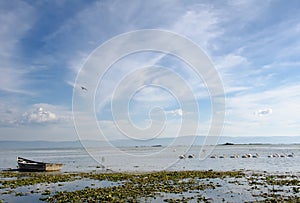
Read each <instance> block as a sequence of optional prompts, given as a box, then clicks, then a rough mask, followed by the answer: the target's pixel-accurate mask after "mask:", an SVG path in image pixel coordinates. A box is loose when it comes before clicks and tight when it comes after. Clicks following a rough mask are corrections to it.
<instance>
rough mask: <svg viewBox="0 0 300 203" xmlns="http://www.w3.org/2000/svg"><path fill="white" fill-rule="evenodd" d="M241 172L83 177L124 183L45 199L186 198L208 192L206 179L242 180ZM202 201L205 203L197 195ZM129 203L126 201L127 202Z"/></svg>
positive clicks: (92, 175) (185, 199) (116, 199)
mask: <svg viewBox="0 0 300 203" xmlns="http://www.w3.org/2000/svg"><path fill="white" fill-rule="evenodd" d="M242 175H243V174H242V173H241V172H213V171H180V172H176V171H174V172H170V171H163V172H153V173H145V174H124V173H115V174H84V177H89V178H92V179H96V180H109V181H123V182H122V183H123V184H121V185H119V186H113V187H106V188H85V189H83V190H77V191H74V192H66V191H63V192H58V193H56V194H55V195H54V196H51V197H50V196H49V198H47V199H46V201H48V202H139V199H141V198H155V197H156V196H157V195H158V194H161V193H165V194H183V193H187V192H193V191H199V190H205V189H206V188H208V187H212V185H211V184H205V183H202V182H201V179H204V178H205V179H206V178H225V177H240V176H242ZM197 198H199V199H203V197H201V196H200V195H198V197H197ZM190 199H194V197H189V198H185V197H181V198H180V199H177V200H176V199H165V201H167V202H174V201H175V202H178V201H179V202H186V201H188V200H190ZM125 200H126V201H125Z"/></svg>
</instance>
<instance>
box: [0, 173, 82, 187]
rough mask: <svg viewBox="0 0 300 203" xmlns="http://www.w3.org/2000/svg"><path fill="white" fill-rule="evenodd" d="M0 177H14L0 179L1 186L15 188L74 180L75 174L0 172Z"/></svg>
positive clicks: (76, 176)
mask: <svg viewBox="0 0 300 203" xmlns="http://www.w3.org/2000/svg"><path fill="white" fill-rule="evenodd" d="M0 174H1V175H0V177H5V178H7V177H10V178H12V177H15V178H16V179H9V180H6V179H4V180H0V184H1V188H2V189H3V188H11V189H15V188H17V187H20V186H27V185H35V184H38V183H57V182H66V181H71V180H75V179H76V178H80V177H78V175H77V174H47V173H8V172H5V173H0Z"/></svg>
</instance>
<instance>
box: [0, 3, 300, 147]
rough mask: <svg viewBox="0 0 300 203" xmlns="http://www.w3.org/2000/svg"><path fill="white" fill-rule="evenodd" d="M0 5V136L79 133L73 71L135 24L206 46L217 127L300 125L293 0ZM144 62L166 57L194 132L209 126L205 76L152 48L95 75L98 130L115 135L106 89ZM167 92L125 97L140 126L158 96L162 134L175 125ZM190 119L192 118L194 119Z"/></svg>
mask: <svg viewBox="0 0 300 203" xmlns="http://www.w3.org/2000/svg"><path fill="white" fill-rule="evenodd" d="M0 10H1V12H0V22H1V27H0V70H1V74H0V83H1V85H0V132H1V137H0V139H1V140H28V139H29V140H56V141H59V140H76V139H78V137H77V135H76V132H75V129H74V123H73V115H72V94H73V87H74V83H75V79H76V75H77V73H78V71H79V70H80V68H81V67H82V66H83V64H84V62H85V61H86V59H87V57H88V56H89V55H90V54H91V52H92V51H93V50H94V49H96V48H97V47H98V46H100V45H101V44H102V43H104V42H105V41H107V40H109V39H110V38H112V37H114V36H116V35H119V34H122V33H125V32H130V31H134V30H139V29H163V30H168V31H171V32H174V33H178V34H180V35H182V36H185V37H187V38H189V39H190V40H192V41H193V42H194V43H196V44H197V45H199V46H200V47H201V48H202V49H203V50H204V52H205V53H206V54H207V55H208V56H209V58H210V59H211V60H212V63H213V64H214V65H215V67H216V69H217V70H218V72H219V75H220V77H221V79H222V81H223V85H224V89H225V95H226V118H225V122H224V129H223V133H222V135H226V136H249V135H250V136H277V135H283V136H284V135H293V136H299V135H300V116H299V115H300V91H299V90H300V69H299V66H300V58H299V53H300V39H299V36H300V2H299V1H297V0H294V1H293V0H291V1H279V0H277V1H276V0H274V1H268V0H266V1H258V0H257V1H255V0H249V1H232V0H227V1H226V0H225V1H179V0H178V1H167V0H166V1H83V0H82V1H80V0H77V1H29V0H28V1H1V2H0ZM145 64H147V65H156V66H164V67H168V68H169V69H170V70H173V71H175V72H176V73H178V74H180V75H181V76H182V77H183V78H184V79H185V80H186V81H188V82H189V84H190V85H191V86H192V88H193V91H194V92H195V95H196V98H197V100H198V102H199V103H198V104H199V111H200V125H201V129H200V130H199V132H198V133H199V134H205V133H207V129H208V128H209V123H210V118H211V117H210V113H211V110H210V108H211V105H210V102H209V98H208V93H207V91H206V90H205V88H203V85H204V84H203V83H201V82H198V81H200V80H201V79H200V78H197V77H194V76H193V74H192V73H190V72H189V71H186V68H187V67H186V64H184V63H182V62H180V61H178V60H176V59H174V58H172V57H170V56H164V57H162V56H161V54H159V53H139V54H136V55H133V56H128V57H127V58H126V59H124V60H120V61H119V62H117V63H116V64H115V65H114V67H115V69H113V68H112V70H111V72H108V73H107V75H106V77H105V78H103V85H104V86H105V88H103V89H101V88H98V89H97V94H96V106H95V109H96V118H97V122H98V123H99V126H100V127H101V128H102V130H103V131H105V133H107V134H109V135H110V136H112V137H113V138H119V137H118V135H117V132H116V129H115V128H114V126H113V125H114V123H113V122H112V115H111V112H110V110H109V108H110V99H111V97H110V96H111V95H110V94H111V91H112V90H113V88H114V87H115V84H117V83H118V82H119V80H120V79H121V78H122V77H123V76H124V74H126V73H128V72H130V71H131V70H132V69H131V67H138V66H145ZM120 67H122V68H120ZM182 70H185V71H182ZM146 76H147V78H148V79H149V77H150V78H151V77H152V79H153V78H158V79H163V77H164V75H163V74H162V75H160V73H157V74H156V75H150V76H149V75H147V73H144V75H141V76H140V78H139V81H143V80H144V79H145V78H146ZM129 84H130V83H129ZM172 85H173V87H174V88H177V89H180V88H181V87H180V86H178V87H177V86H176V84H172ZM181 97H184V92H182V95H181ZM174 99H176V98H174V97H172V95H170V94H168V93H166V92H164V91H159V90H155V88H151V87H149V88H145V89H144V90H143V91H140V92H138V93H137V94H136V95H135V96H134V98H133V100H132V102H131V103H130V105H129V109H130V112H131V114H132V115H131V120H132V121H133V122H134V123H135V125H137V126H139V127H140V128H144V127H146V126H147V125H148V124H149V116H148V109H149V108H153V107H155V106H157V103H158V102H159V104H160V106H161V107H162V108H163V109H164V110H165V112H166V118H167V121H168V127H167V128H166V130H167V131H166V132H165V134H164V136H172V135H174V134H176V132H177V131H176V130H178V129H177V128H178V126H179V125H180V122H181V121H180V118H181V113H182V112H180V105H179V104H178V102H177V101H176V100H174ZM159 119H161V118H157V120H159ZM190 123H191V125H193V121H192V120H191V121H190ZM87 134H88V131H87ZM185 134H189V132H188V131H187V132H186V133H185ZM87 138H89V139H94V137H87Z"/></svg>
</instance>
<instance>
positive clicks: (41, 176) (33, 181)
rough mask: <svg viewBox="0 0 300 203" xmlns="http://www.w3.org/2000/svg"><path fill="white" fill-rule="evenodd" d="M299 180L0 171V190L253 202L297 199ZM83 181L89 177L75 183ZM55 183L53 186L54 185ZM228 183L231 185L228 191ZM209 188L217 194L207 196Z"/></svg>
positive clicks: (79, 198) (69, 197)
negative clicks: (246, 198)
mask: <svg viewBox="0 0 300 203" xmlns="http://www.w3.org/2000/svg"><path fill="white" fill-rule="evenodd" d="M298 179H299V178H298V176H295V175H286V174H285V175H271V174H267V173H253V174H250V173H247V174H245V173H243V172H242V171H229V172H218V171H212V170H209V171H161V172H148V173H97V172H90V173H17V172H3V173H0V187H1V188H0V192H1V193H0V194H1V195H3V197H5V196H8V195H10V196H15V197H18V198H20V197H21V196H28V195H32V194H34V195H33V196H36V195H38V196H37V198H39V200H40V201H47V202H152V201H153V200H156V201H158V202H162V201H164V202H211V201H217V202H222V201H223V200H224V201H231V199H230V198H233V199H234V198H235V197H237V198H239V196H240V195H242V192H241V191H245V192H246V193H248V194H249V195H251V196H252V198H253V199H251V200H249V201H253V202H254V201H255V202H300V199H299V197H298V196H299V194H298V193H299V192H300V184H299V181H298ZM73 181H74V182H73ZM84 181H91V182H88V184H83V185H82V186H80V187H78V184H80V183H81V182H84ZM72 182H73V183H72ZM53 183H56V184H54V185H53ZM69 184H71V185H72V184H73V186H72V188H73V189H71V190H70V189H68V188H70V186H68V185H69ZM225 185H226V187H224V186H225ZM23 186H25V187H23ZM65 186H67V187H65ZM19 187H23V189H22V190H20V189H19ZM53 187H56V189H55V190H52V188H53ZM231 187H232V188H231ZM66 188H67V189H66ZM228 188H231V189H230V190H229V191H228ZM235 188H239V189H235ZM16 189H17V190H16ZM66 190H67V191H66ZM55 191H57V192H55ZM207 191H210V192H209V193H213V194H215V193H216V194H218V195H219V196H217V195H216V196H207V195H206V194H207ZM225 194H226V195H225ZM222 195H225V196H226V197H224V196H222ZM228 198H229V199H228ZM233 199H232V200H233ZM4 201H6V200H5V199H4ZM0 203H1V201H0Z"/></svg>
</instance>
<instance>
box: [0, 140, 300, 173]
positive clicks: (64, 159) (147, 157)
mask: <svg viewBox="0 0 300 203" xmlns="http://www.w3.org/2000/svg"><path fill="white" fill-rule="evenodd" d="M205 150H206V149H205V148H203V146H192V147H188V146H172V147H164V146H143V147H141V146H140V147H137V146H135V147H119V148H117V149H116V148H112V147H96V148H89V149H85V148H76V149H75V148H60V149H55V148H52V149H5V150H4V149H0V169H2V170H3V169H16V168H17V162H16V158H17V157H18V156H20V157H23V158H28V159H32V160H36V161H43V162H50V163H62V164H64V165H63V168H62V172H92V171H99V172H102V171H105V172H106V171H112V172H151V171H161V170H171V171H174V170H214V171H236V170H243V171H254V172H269V173H279V174H284V173H289V174H294V173H295V174H299V173H300V164H299V163H300V144H285V145H280V144H276V145H271V144H266V145H265V144H258V145H255V144H252V145H217V146H213V147H212V148H211V150H208V151H205ZM203 153H207V154H205V156H203ZM232 155H235V156H236V157H235V158H231V156H232ZM243 155H248V156H249V158H242V156H243ZM288 155H290V156H292V157H288ZM180 157H181V158H180ZM189 157H190V158H189ZM212 157H214V158H212ZM254 157H255V158H254Z"/></svg>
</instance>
